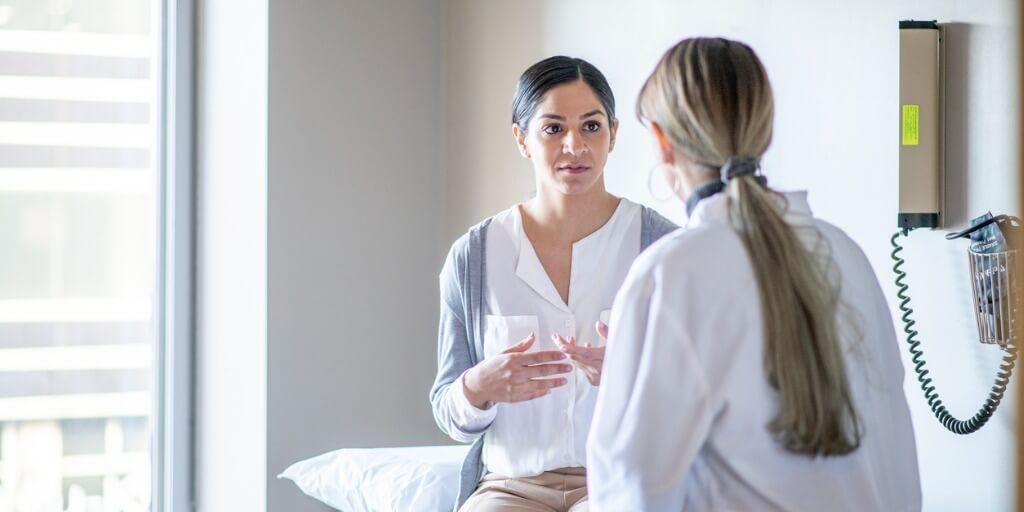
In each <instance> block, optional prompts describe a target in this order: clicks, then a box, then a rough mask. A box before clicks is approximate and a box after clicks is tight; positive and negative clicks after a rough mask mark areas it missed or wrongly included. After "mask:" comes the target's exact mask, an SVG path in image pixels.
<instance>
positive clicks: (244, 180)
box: [195, 0, 267, 512]
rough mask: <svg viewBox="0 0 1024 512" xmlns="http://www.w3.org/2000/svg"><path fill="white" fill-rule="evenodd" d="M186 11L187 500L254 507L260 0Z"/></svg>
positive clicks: (260, 274)
mask: <svg viewBox="0 0 1024 512" xmlns="http://www.w3.org/2000/svg"><path fill="white" fill-rule="evenodd" d="M197 20H198V31H197V32H198V34H199V41H198V48H199V52H198V53H199V58H198V66H199V69H198V81H199V84H198V95H197V97H198V101H199V105H198V116H197V127H198V144H197V150H198V158H197V164H198V179H197V184H196V189H197V203H198V204H197V207H198V211H197V214H196V222H197V231H198V233H197V244H196V248H197V249H196V250H197V283H196V301H197V302H196V320H197V343H196V363H195V364H196V379H197V381H196V414H195V417H196V429H195V433H196V471H195V479H196V501H197V503H198V508H199V510H201V511H210V512H216V511H222V510H265V509H266V503H267V501H266V497H267V486H266V469H265V468H266V458H267V428H266V412H267V407H266V397H267V391H266V390H267V380H266V366H267V359H266V351H267V334H266V322H265V321H264V319H265V318H266V301H267V293H266V290H267V277H266V276H267V258H266V255H267V200H266V196H267V188H266V182H267V152H266V147H267V146H266V140H267V59H266V55H267V53H266V48H267V4H266V2H263V1H261V2H253V1H250V0H227V1H205V0H204V1H200V2H197Z"/></svg>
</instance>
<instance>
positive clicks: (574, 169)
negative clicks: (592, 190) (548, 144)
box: [558, 164, 590, 174]
mask: <svg viewBox="0 0 1024 512" xmlns="http://www.w3.org/2000/svg"><path fill="white" fill-rule="evenodd" d="M558 170H559V171H565V172H567V173H569V174H580V173H584V172H587V171H589V170H590V167H589V166H586V165H576V164H574V165H563V166H561V167H559V168H558Z"/></svg>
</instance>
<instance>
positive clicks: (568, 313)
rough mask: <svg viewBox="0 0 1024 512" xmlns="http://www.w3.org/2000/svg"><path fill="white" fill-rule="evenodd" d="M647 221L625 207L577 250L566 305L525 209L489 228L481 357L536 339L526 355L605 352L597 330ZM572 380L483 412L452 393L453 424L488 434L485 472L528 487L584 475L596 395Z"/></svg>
mask: <svg viewBox="0 0 1024 512" xmlns="http://www.w3.org/2000/svg"><path fill="white" fill-rule="evenodd" d="M640 213H641V207H640V206H639V205H637V204H635V203H632V202H630V201H628V200H626V199H622V200H621V201H620V202H619V206H618V207H617V208H616V210H615V212H614V213H613V214H612V216H611V218H610V219H609V220H608V222H607V223H605V224H604V225H603V226H602V227H601V228H599V229H598V230H597V231H595V232H594V233H591V234H590V235H588V236H587V237H586V238H583V239H582V240H579V241H578V242H576V243H575V244H573V247H572V267H571V271H570V277H569V301H568V304H566V303H565V302H564V301H563V300H562V298H561V296H560V295H559V294H558V291H557V290H556V289H555V286H554V284H553V283H552V282H551V279H550V278H549V277H548V275H547V273H546V272H545V271H544V267H543V266H542V265H541V262H540V259H538V257H537V254H536V253H535V252H534V249H533V245H532V244H531V243H530V241H529V239H528V238H527V237H526V233H525V232H524V231H523V221H522V217H521V215H520V212H519V208H518V207H512V208H510V209H508V210H505V211H503V212H501V213H499V214H498V215H496V216H495V217H494V219H493V221H492V222H491V224H490V225H489V226H488V227H487V248H486V251H487V253H486V254H487V256H486V258H487V260H486V262H485V263H486V265H485V272H486V280H487V281H486V282H487V285H486V297H485V300H486V309H485V312H486V317H485V319H484V357H485V358H487V357H493V356H494V355H495V354H500V353H501V352H502V351H504V350H506V349H507V348H509V347H511V346H513V345H515V344H516V343H519V342H520V341H522V340H523V339H524V338H526V337H527V336H529V335H530V333H535V334H536V336H537V339H536V341H535V342H534V343H533V346H531V347H530V349H529V351H528V352H536V351H541V350H558V346H557V345H556V344H555V342H554V341H552V340H551V335H553V334H560V335H562V336H563V337H569V336H575V337H576V340H577V343H581V344H582V343H590V344H592V345H594V346H601V345H603V344H604V342H603V341H602V340H601V339H600V337H599V336H598V335H597V332H596V331H595V330H594V325H595V324H596V323H597V321H598V320H601V321H603V322H605V323H607V322H608V314H609V312H610V309H611V304H612V300H613V299H614V298H615V294H616V292H617V291H618V289H619V286H620V285H621V284H622V281H623V279H625V277H626V273H627V272H628V271H629V267H630V265H631V264H632V263H633V260H634V259H636V256H637V254H639V252H640V222H641V215H640ZM564 362H566V363H570V364H571V361H568V360H565V361H564ZM573 374H574V375H573ZM573 374H570V375H567V377H569V379H568V383H567V384H566V385H564V386H561V387H558V388H555V389H553V390H552V391H551V393H550V394H548V395H547V396H543V397H541V398H537V399H534V400H530V401H526V402H518V403H499V404H497V405H495V406H493V407H490V408H489V409H486V410H481V409H477V408H476V407H474V406H473V405H472V404H470V403H469V401H468V400H467V399H466V396H465V392H464V389H465V388H464V387H463V388H462V389H463V392H462V393H452V396H453V405H454V408H453V409H454V414H453V416H454V418H455V421H456V423H457V424H459V426H460V427H461V428H463V429H465V430H469V431H474V430H476V431H479V430H481V429H483V428H487V433H486V434H485V437H484V447H483V461H484V465H485V467H486V468H487V470H488V471H490V472H493V473H497V474H500V475H504V476H508V477H524V476H534V475H539V474H540V473H543V472H545V471H549V470H552V469H557V468H563V467H577V466H584V467H585V466H586V465H587V460H586V441H587V435H588V433H589V432H590V421H591V418H592V417H593V412H594V403H595V400H596V398H597V390H596V389H595V388H594V386H592V385H591V384H590V381H588V380H587V378H586V376H585V375H584V374H583V372H582V371H580V370H574V372H573ZM463 375H465V374H463ZM459 380H460V382H462V378H461V377H460V379H459ZM488 424H489V425H490V426H489V427H488Z"/></svg>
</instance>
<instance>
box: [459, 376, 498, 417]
mask: <svg viewBox="0 0 1024 512" xmlns="http://www.w3.org/2000/svg"><path fill="white" fill-rule="evenodd" d="M466 371H469V370H466ZM465 378H466V372H463V373H462V375H459V379H458V383H459V385H458V386H454V388H455V389H451V395H452V405H453V406H454V407H453V408H454V411H453V412H454V418H453V419H454V420H455V424H456V425H458V426H459V428H461V429H462V430H465V431H467V432H475V431H481V430H483V429H485V428H487V427H488V426H489V425H490V424H491V422H492V421H494V417H495V416H496V415H497V414H498V408H497V407H494V404H492V403H488V404H487V408H486V409H478V408H477V407H476V406H475V405H473V404H471V403H469V399H468V398H466V383H465Z"/></svg>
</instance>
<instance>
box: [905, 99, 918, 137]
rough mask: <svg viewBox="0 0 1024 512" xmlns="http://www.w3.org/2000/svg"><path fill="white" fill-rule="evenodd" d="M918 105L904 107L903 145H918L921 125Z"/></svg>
mask: <svg viewBox="0 0 1024 512" xmlns="http://www.w3.org/2000/svg"><path fill="white" fill-rule="evenodd" d="M919 113H920V107H919V106H918V105H903V145H904V146H916V145H917V143H918V132H919V127H920V125H919V123H918V116H919Z"/></svg>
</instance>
